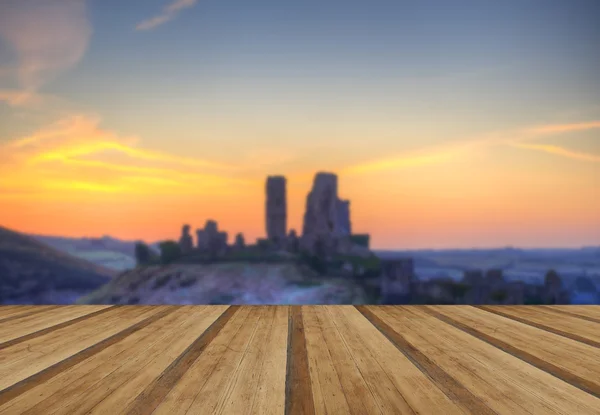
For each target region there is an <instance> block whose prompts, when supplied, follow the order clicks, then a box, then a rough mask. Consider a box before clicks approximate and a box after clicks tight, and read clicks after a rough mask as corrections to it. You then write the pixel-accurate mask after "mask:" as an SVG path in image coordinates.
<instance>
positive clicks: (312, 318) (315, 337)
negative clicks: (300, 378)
mask: <svg viewBox="0 0 600 415" xmlns="http://www.w3.org/2000/svg"><path fill="white" fill-rule="evenodd" d="M319 310H323V308H322V307H318V306H317V307H303V308H302V318H303V320H304V333H305V336H306V351H305V352H304V351H303V352H304V353H306V354H307V355H308V369H309V373H310V376H309V378H308V379H307V380H308V381H310V383H311V386H312V395H313V397H314V398H313V399H314V413H316V414H318V415H321V414H328V413H330V414H349V413H351V412H350V406H349V404H348V401H347V399H346V396H345V394H344V388H343V386H342V383H341V381H340V375H339V374H338V373H337V372H336V368H335V365H334V363H333V358H332V356H331V353H330V350H329V348H328V347H327V344H326V343H325V339H324V337H323V332H322V327H321V321H319V316H318V314H319ZM371 398H372V396H371ZM372 400H373V398H372V399H371V402H372ZM379 412H380V411H379V409H378V408H377V412H376V413H379ZM290 413H294V414H300V413H301V412H300V411H297V410H295V411H290Z"/></svg>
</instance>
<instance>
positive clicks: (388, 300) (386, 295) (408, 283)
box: [381, 258, 415, 304]
mask: <svg viewBox="0 0 600 415" xmlns="http://www.w3.org/2000/svg"><path fill="white" fill-rule="evenodd" d="M381 267H382V275H381V302H382V304H406V303H408V302H409V301H410V298H411V294H412V288H413V287H412V286H413V282H414V281H415V268H414V262H413V259H412V258H402V259H393V260H382V261H381Z"/></svg>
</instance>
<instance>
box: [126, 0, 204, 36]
mask: <svg viewBox="0 0 600 415" xmlns="http://www.w3.org/2000/svg"><path fill="white" fill-rule="evenodd" d="M196 3H197V0H175V1H173V2H172V3H170V4H168V5H167V6H166V7H165V8H164V9H163V11H162V13H161V14H159V15H157V16H154V17H152V18H150V19H147V20H144V21H143V22H140V23H138V25H137V26H136V27H135V29H136V30H140V31H143V30H152V29H155V28H157V27H158V26H161V25H163V24H165V23H167V22H169V21H171V20H173V19H174V18H175V17H177V15H178V14H179V13H180V12H181V11H182V10H184V9H189V8H191V7H193V6H194V5H195V4H196Z"/></svg>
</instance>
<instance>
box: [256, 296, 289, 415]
mask: <svg viewBox="0 0 600 415" xmlns="http://www.w3.org/2000/svg"><path fill="white" fill-rule="evenodd" d="M270 309H271V310H272V313H274V315H273V319H272V321H271V327H270V330H269V334H268V337H266V338H265V340H264V341H263V343H261V344H262V347H263V348H264V357H263V358H262V364H261V367H260V369H259V370H258V381H257V386H256V392H255V394H254V398H253V401H252V407H251V408H250V413H251V414H256V415H261V414H265V415H276V414H277V415H279V414H283V413H285V398H286V391H285V386H286V364H287V342H288V324H289V323H288V320H289V308H288V307H283V306H272V307H270ZM257 339H259V338H258V337H257ZM255 353H257V352H255Z"/></svg>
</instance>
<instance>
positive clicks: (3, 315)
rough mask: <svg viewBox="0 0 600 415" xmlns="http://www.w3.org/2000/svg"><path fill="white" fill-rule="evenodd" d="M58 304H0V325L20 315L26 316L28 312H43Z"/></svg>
mask: <svg viewBox="0 0 600 415" xmlns="http://www.w3.org/2000/svg"><path fill="white" fill-rule="evenodd" d="M58 307H59V306H55V305H39V306H15V307H9V306H1V307H0V325H2V324H3V323H6V322H8V321H11V320H15V319H17V318H20V317H26V316H28V315H30V314H38V313H43V312H45V311H48V310H52V309H54V308H58Z"/></svg>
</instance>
